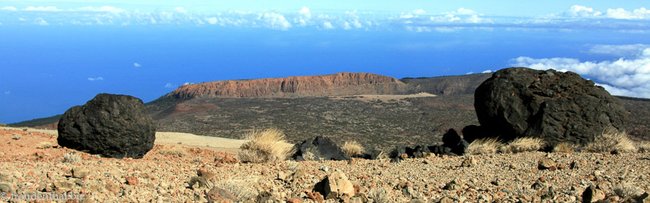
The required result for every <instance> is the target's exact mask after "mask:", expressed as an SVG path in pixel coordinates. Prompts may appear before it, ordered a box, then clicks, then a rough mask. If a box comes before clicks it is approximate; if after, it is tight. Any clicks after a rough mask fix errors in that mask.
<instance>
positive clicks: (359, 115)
mask: <svg viewBox="0 0 650 203" xmlns="http://www.w3.org/2000/svg"><path fill="white" fill-rule="evenodd" d="M489 77H490V74H471V75H462V76H443V77H430V78H404V79H402V80H398V79H395V78H391V77H387V76H381V75H376V74H370V73H337V74H332V75H322V76H300V77H288V78H271V79H255V80H236V81H216V82H206V83H199V84H194V85H185V86H181V87H179V88H178V89H176V90H174V91H172V92H170V93H169V94H167V95H165V96H162V97H161V98H159V99H157V100H155V101H152V102H150V103H148V104H147V110H148V112H149V114H150V115H151V116H152V117H153V118H154V120H155V121H156V122H157V125H158V129H159V130H160V131H174V132H188V133H194V134H201V135H208V136H218V137H227V138H243V137H244V136H245V135H246V133H248V132H251V131H254V130H262V129H265V128H278V129H281V130H283V131H285V133H286V134H287V137H288V138H289V140H291V141H294V142H297V141H301V140H304V139H307V138H309V137H312V136H317V135H323V136H327V137H332V138H335V140H336V141H338V142H344V141H349V140H356V141H359V142H360V143H363V144H364V145H366V146H367V147H379V148H384V149H385V148H391V147H395V146H400V145H402V146H403V145H416V144H422V145H427V144H434V143H437V142H439V141H440V140H441V136H442V134H443V133H444V132H445V131H446V130H447V129H449V128H456V129H458V130H460V129H462V127H464V126H466V125H470V124H478V120H477V119H476V114H475V112H474V98H473V94H474V90H475V89H476V87H477V86H478V85H479V84H480V83H482V82H483V81H484V80H485V79H487V78H489ZM427 93H428V94H427ZM431 94H433V95H436V96H432V95H431ZM378 95H380V96H378ZM387 95H390V96H387ZM620 99H621V101H622V103H623V104H624V105H625V108H626V109H628V111H630V113H631V117H632V118H635V119H632V120H631V121H630V122H629V123H628V126H627V129H628V133H630V134H631V135H632V136H633V138H634V139H643V140H650V129H649V128H648V125H647V123H650V100H647V99H635V98H624V97H620ZM56 120H57V117H56V116H55V117H51V118H48V119H46V120H36V121H37V122H33V123H31V122H29V121H28V122H23V123H18V124H14V125H13V126H34V124H35V125H39V126H56V125H52V123H55V122H56ZM48 123H50V124H48ZM30 124H32V125H30Z"/></svg>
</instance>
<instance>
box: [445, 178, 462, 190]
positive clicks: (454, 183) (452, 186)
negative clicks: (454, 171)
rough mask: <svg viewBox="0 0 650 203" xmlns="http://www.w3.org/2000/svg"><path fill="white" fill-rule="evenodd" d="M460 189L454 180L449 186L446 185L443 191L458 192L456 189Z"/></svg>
mask: <svg viewBox="0 0 650 203" xmlns="http://www.w3.org/2000/svg"><path fill="white" fill-rule="evenodd" d="M459 188H460V185H459V184H458V183H457V182H456V180H452V181H450V182H448V183H447V184H445V186H444V187H442V189H445V190H456V189H459Z"/></svg>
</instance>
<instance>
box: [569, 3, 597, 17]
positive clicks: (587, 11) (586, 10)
mask: <svg viewBox="0 0 650 203" xmlns="http://www.w3.org/2000/svg"><path fill="white" fill-rule="evenodd" d="M602 14H603V13H602V12H600V11H597V10H595V9H594V8H591V7H587V6H583V5H573V6H571V8H569V15H571V16H574V17H596V16H601V15H602Z"/></svg>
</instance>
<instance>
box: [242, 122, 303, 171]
mask: <svg viewBox="0 0 650 203" xmlns="http://www.w3.org/2000/svg"><path fill="white" fill-rule="evenodd" d="M246 139H247V140H250V141H248V142H246V143H244V144H243V145H242V146H241V147H240V149H241V151H240V152H239V154H238V155H239V160H241V161H242V162H250V163H264V162H270V161H282V160H285V159H287V157H289V156H290V155H291V154H292V153H293V144H291V143H288V142H287V141H286V140H285V136H284V133H283V132H282V131H280V130H278V129H267V130H264V131H261V132H253V133H250V134H249V135H247V136H246Z"/></svg>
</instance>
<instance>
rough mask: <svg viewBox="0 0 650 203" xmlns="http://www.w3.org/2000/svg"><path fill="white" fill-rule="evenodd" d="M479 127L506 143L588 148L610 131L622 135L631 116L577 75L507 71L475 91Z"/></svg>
mask: <svg viewBox="0 0 650 203" xmlns="http://www.w3.org/2000/svg"><path fill="white" fill-rule="evenodd" d="M474 99H475V100H474V101H475V102H474V106H475V109H476V115H477V117H478V120H479V122H480V123H481V126H483V127H485V128H488V131H489V132H495V133H496V134H498V135H499V138H500V139H501V140H503V141H510V140H514V139H515V138H518V137H525V136H537V137H540V138H542V139H544V141H545V142H546V143H547V144H549V145H551V146H554V145H555V144H558V143H561V142H568V143H573V144H582V145H584V144H587V143H590V142H592V141H594V140H595V138H596V136H599V135H601V134H602V132H603V130H604V129H605V128H608V127H615V128H617V129H619V130H622V129H623V127H624V124H625V121H626V117H627V114H628V112H627V111H626V110H625V108H624V107H623V105H621V103H620V102H619V101H618V100H617V99H616V98H614V97H612V96H611V95H610V94H609V93H608V92H607V91H606V90H605V89H604V88H602V87H600V86H596V85H595V84H594V82H593V81H590V80H585V79H583V78H582V77H580V75H578V74H576V73H573V72H558V71H555V70H546V71H541V70H533V69H529V68H506V69H502V70H499V71H497V72H496V73H494V74H493V75H492V77H491V78H489V79H487V80H486V81H484V82H483V83H482V84H481V85H480V86H479V87H478V88H477V89H476V91H475V94H474Z"/></svg>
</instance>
